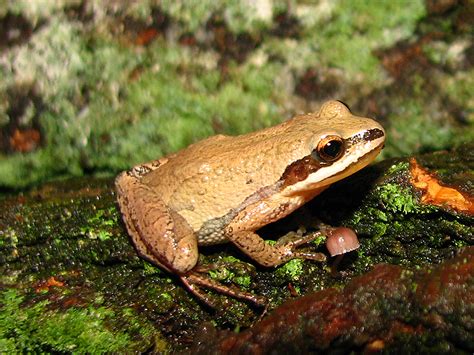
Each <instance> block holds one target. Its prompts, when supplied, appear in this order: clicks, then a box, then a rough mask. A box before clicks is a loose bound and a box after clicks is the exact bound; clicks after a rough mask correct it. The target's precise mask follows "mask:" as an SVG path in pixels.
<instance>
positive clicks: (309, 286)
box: [0, 145, 474, 352]
mask: <svg viewBox="0 0 474 355" xmlns="http://www.w3.org/2000/svg"><path fill="white" fill-rule="evenodd" d="M473 171H474V147H473V146H472V145H471V146H469V145H467V146H463V147H461V148H459V149H458V150H454V151H451V152H445V151H443V152H438V153H433V154H428V155H424V156H419V157H412V158H409V159H398V160H387V161H383V162H381V163H379V164H376V165H373V166H371V167H368V168H366V169H364V170H362V171H361V172H359V173H357V174H355V175H353V176H351V177H349V178H347V179H346V180H344V181H341V182H340V183H337V184H335V185H333V186H332V187H331V188H330V189H328V190H326V191H325V192H324V193H323V194H322V195H320V196H318V197H317V198H316V199H315V200H314V201H313V202H311V203H310V204H308V205H307V206H306V207H305V208H304V209H301V210H300V211H298V212H297V213H294V214H293V215H291V216H289V217H288V218H286V219H284V220H282V221H279V222H277V223H275V224H273V225H271V226H268V227H266V228H265V229H264V230H262V231H261V234H262V235H263V236H264V237H266V238H269V239H272V240H276V239H277V238H278V237H279V236H281V235H284V234H286V233H288V232H291V231H295V230H297V229H298V228H299V227H301V226H304V229H305V230H306V231H307V233H311V232H312V231H313V228H314V225H315V224H317V223H316V221H323V222H324V223H328V224H331V225H345V226H348V227H352V228H353V229H355V230H356V231H357V233H358V235H359V239H360V242H361V247H360V248H359V249H358V250H357V251H355V252H352V253H350V254H349V255H347V256H345V257H344V259H343V260H342V262H341V263H340V264H339V266H338V270H334V267H332V266H334V265H333V260H331V259H330V258H329V259H328V261H327V262H323V263H316V262H312V261H301V260H293V261H290V262H288V263H286V264H284V265H281V266H280V267H277V268H274V269H268V268H263V267H260V266H258V265H256V264H255V263H253V262H252V260H250V259H248V258H246V257H245V256H244V255H242V254H241V253H240V252H239V251H238V249H237V248H235V247H234V246H232V245H231V244H227V245H222V246H215V247H209V248H201V250H200V251H201V252H202V255H201V258H200V262H201V263H202V264H206V263H219V264H221V265H224V266H223V267H221V268H220V269H219V272H214V273H211V275H210V276H211V277H214V278H217V279H219V280H220V281H221V282H223V283H234V284H237V285H238V286H239V287H241V288H243V289H245V290H247V291H248V292H254V293H256V294H260V295H263V296H265V297H267V298H268V299H269V306H268V312H270V313H274V312H279V311H277V310H274V309H275V308H277V307H278V306H280V305H281V304H282V303H284V302H285V301H287V300H288V299H290V298H295V297H298V296H299V295H303V294H311V293H312V292H317V291H319V290H323V291H321V292H322V294H321V295H325V294H327V293H328V292H329V293H334V292H336V293H337V292H339V291H337V290H338V289H341V288H344V287H345V288H344V290H345V291H343V292H346V293H348V294H351V292H352V291H354V286H347V285H351V283H350V282H351V280H353V279H354V277H358V276H359V275H364V274H365V273H366V272H368V271H369V270H371V269H372V268H373V267H374V265H376V264H379V263H388V264H392V265H393V264H396V265H398V266H397V269H396V271H394V273H396V274H397V275H399V274H400V273H402V274H403V273H406V275H410V280H411V281H413V282H414V280H415V279H414V278H416V282H419V283H423V282H428V281H426V280H428V279H426V280H425V278H428V277H430V272H425V273H417V272H416V270H438V269H436V268H437V266H435V265H438V264H441V266H439V268H443V267H444V266H443V265H448V264H443V263H446V262H447V263H449V261H446V260H449V259H450V258H452V257H453V256H454V255H456V254H457V253H458V252H459V250H460V249H461V248H464V247H469V246H472V245H473V244H474V243H473V242H474V223H473V222H474V207H473V206H474V203H473V195H474V194H473V181H474V179H473V177H474V174H473ZM435 190H436V191H437V193H434V192H433V191H435ZM0 206H1V207H0V211H1V212H0V275H1V276H0V283H1V285H2V291H1V309H0V352H15V351H16V352H28V351H29V352H51V351H53V352H71V351H74V352H105V351H108V352H114V351H124V350H127V351H139V352H145V351H157V352H161V351H176V350H183V349H185V348H188V347H190V346H191V345H192V343H193V341H194V339H195V336H196V335H197V334H199V333H200V332H202V327H203V324H207V327H209V326H210V324H212V325H213V326H215V327H216V328H217V329H232V330H234V331H237V330H240V329H244V328H247V327H251V326H252V325H253V324H254V323H255V322H257V320H258V319H259V317H260V316H261V315H262V312H263V310H262V309H259V308H258V307H254V306H252V305H250V304H246V303H243V302H240V301H237V300H235V299H231V298H228V297H226V296H223V295H217V294H213V293H212V292H211V296H212V297H213V298H214V299H216V301H217V302H218V304H219V307H218V308H217V309H210V308H209V307H207V306H205V305H204V304H202V303H201V302H200V301H199V300H197V299H196V298H194V297H193V296H192V295H191V294H189V293H188V292H187V291H186V289H185V288H184V287H183V285H182V284H181V283H180V282H179V280H178V279H177V278H175V277H173V275H170V274H168V273H165V272H163V271H161V270H160V269H158V268H156V267H154V266H153V265H151V264H149V263H147V262H145V261H143V260H141V259H140V258H138V257H137V255H136V252H135V250H134V248H133V246H132V244H131V242H130V239H129V237H128V236H127V233H126V231H125V229H124V226H123V224H122V222H121V218H120V213H119V211H118V208H117V205H116V199H115V195H114V192H113V189H112V181H111V180H110V179H90V178H82V179H77V180H66V181H55V182H51V183H48V184H46V185H43V186H41V187H40V188H37V189H35V190H32V191H30V192H28V193H22V194H19V195H15V196H8V197H4V198H3V199H2V200H1V201H0ZM323 242H324V240H323V239H318V240H317V242H315V243H314V244H313V245H312V246H310V247H311V248H312V249H315V250H317V251H321V252H324V253H326V254H327V252H326V250H325V247H324V243H323ZM467 250H471V251H470V252H469V253H471V254H468V255H467V256H466V257H465V259H466V260H467V261H466V262H467V264H466V265H468V266H469V265H471V264H472V258H471V256H472V249H467ZM456 265H461V266H462V265H463V264H462V261H458V262H457V264H456ZM461 266H459V267H461ZM468 266H466V267H465V268H464V269H463V270H464V271H463V272H464V273H465V274H466V273H467V276H466V275H465V277H464V278H463V279H462V280H463V281H462V285H461V286H460V287H459V288H458V291H459V292H458V294H459V298H458V299H456V300H457V302H454V301H453V302H454V303H453V304H450V307H452V308H449V310H448V311H449V312H452V314H461V313H462V312H461V311H462V310H461V308H462V307H464V308H462V309H463V310H465V311H466V312H465V313H462V315H463V316H464V317H465V318H464V320H465V321H466V322H467V323H462V324H463V325H465V326H468V325H469V324H471V325H472V320H473V318H472V317H473V312H472V309H473V304H472V297H471V299H469V297H467V296H466V295H468V294H472V287H473V284H472V280H473V277H472V276H473V274H472V272H473V271H472V267H468ZM391 270H392V269H391ZM394 270H395V269H394ZM372 273H373V271H372ZM388 274H390V273H388ZM370 275H373V274H370ZM361 277H362V279H361V278H357V279H355V281H352V285H354V282H356V284H357V285H358V288H357V290H358V292H359V294H360V297H361V298H360V300H361V302H362V300H364V299H368V298H370V297H369V295H368V294H367V293H364V290H365V289H364V287H362V286H363V282H364V281H363V280H365V279H364V277H365V276H361ZM368 279H370V280H372V278H370V277H368ZM399 279H400V278H399ZM357 280H359V281H357ZM360 280H362V281H360ZM382 280H383V278H382ZM400 280H401V279H400ZM400 280H399V281H400ZM423 280H425V281H423ZM394 282H395V283H396V284H397V285H401V284H403V285H405V283H404V282H406V280H405V281H403V280H401V281H400V282H401V283H397V282H398V281H394ZM361 285H362V286H361ZM351 287H352V288H351ZM400 287H401V286H400ZM331 290H332V291H331ZM351 290H352V291H351ZM367 290H370V287H369V288H367ZM209 292H210V291H209ZM366 292H368V291H366ZM316 295H318V293H316ZM400 295H401V296H400V298H398V299H397V300H396V302H393V303H391V304H390V312H389V313H387V314H385V313H381V314H378V318H377V319H378V322H379V323H380V324H382V325H383V324H389V323H388V322H392V321H393V317H394V315H396V314H397V312H406V309H408V308H407V307H408V306H409V305H412V301H413V300H412V298H410V297H411V296H410V295H412V293H407V292H405V293H403V292H401V293H400ZM308 297H316V298H318V297H323V296H308ZM364 297H365V298H364ZM318 299H319V298H318ZM451 301H452V300H451ZM296 302H298V301H296ZM283 307H288V306H283ZM448 311H447V312H448ZM449 312H448V313H449ZM449 314H451V313H449ZM449 314H448V316H446V317H445V318H446V319H445V318H443V321H446V322H448V323H449V321H450V318H449ZM270 317H272V316H270ZM340 317H341V318H340V320H341V321H344V320H345V319H346V318H348V317H350V314H341V315H340ZM367 317H370V312H369V313H368V314H367ZM269 319H272V318H269ZM321 319H323V318H321ZM321 319H320V318H318V322H320V321H324V319H323V320H321ZM416 319H418V318H416ZM420 319H421V318H420ZM453 319H454V318H453ZM456 319H457V318H456ZM278 321H279V320H278ZM362 321H363V319H362ZM367 321H369V320H367ZM264 322H267V323H265V324H268V322H269V321H268V320H264ZM384 322H387V323H384ZM452 322H456V320H455V319H454V320H452ZM469 322H470V323H469ZM361 324H363V322H362V323H361ZM450 324H451V323H450ZM260 326H261V325H260ZM323 326H324V324H321V327H323ZM412 326H413V327H414V329H415V328H416V327H417V326H418V323H416V322H415V323H414V324H412ZM423 327H424V330H428V331H429V330H430V329H434V328H435V327H436V324H435V322H431V323H430V322H427V323H426V324H423ZM381 328H383V329H385V330H386V329H387V328H386V327H381ZM381 328H380V329H381ZM250 329H253V328H250ZM374 329H375V328H374ZM377 329H379V328H377ZM416 329H417V328H416ZM446 329H448V330H449V329H453V328H452V327H451V328H449V327H447V328H443V329H436V337H435V338H430V339H431V340H430V341H435V342H436V341H439V342H440V344H444V345H446V346H450V347H451V348H450V349H458V350H463V351H468V352H472V351H473V349H474V345H473V344H474V339H473V336H472V332H471V333H469V332H468V333H467V334H465V333H462V334H464V335H462V336H463V337H464V338H463V339H460V338H459V339H458V340H459V341H455V340H453V334H454V338H455V339H456V334H461V333H460V332H457V333H456V332H454V333H453V332H451V333H450V331H448V330H446ZM456 329H457V328H456ZM374 332H375V333H373V334H371V335H370V337H365V338H357V337H355V338H351V337H347V338H345V339H346V340H345V341H344V342H343V345H344V346H343V349H344V350H347V351H349V350H356V349H360V348H361V347H363V346H369V344H372V346H375V345H377V344H379V343H375V345H374V344H373V341H374V340H376V339H377V336H378V335H380V337H382V338H383V339H384V340H386V339H387V338H386V337H385V335H384V334H385V333H384V334H382V333H381V334H377V332H376V331H374ZM404 334H405V333H403V329H401V328H400V329H398V328H397V329H395V328H394V333H393V334H392V335H393V336H392V337H391V338H390V341H392V343H391V344H392V345H391V346H393V347H394V348H403V347H404V346H405V345H407V346H408V344H411V346H412V347H415V348H416V341H415V340H416V339H417V336H418V333H416V332H410V334H405V335H404ZM420 334H421V333H420ZM423 334H424V335H423V336H426V334H427V333H426V331H425V332H423ZM341 336H344V335H341ZM419 336H422V335H419ZM459 336H461V335H459ZM221 337H222V336H221V335H219V337H216V339H219V340H221ZM382 338H381V339H382ZM361 339H362V340H361ZM384 344H385V343H384ZM423 344H426V343H423ZM325 346H326V345H325ZM327 346H329V345H327ZM329 348H330V347H329ZM325 349H328V347H326V348H325ZM367 349H369V348H367Z"/></svg>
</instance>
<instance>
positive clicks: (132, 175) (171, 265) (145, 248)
mask: <svg viewBox="0 0 474 355" xmlns="http://www.w3.org/2000/svg"><path fill="white" fill-rule="evenodd" d="M152 164H153V163H152ZM144 171H150V170H149V166H144V167H140V166H138V167H135V168H133V169H132V170H130V171H128V172H123V173H122V174H120V175H119V176H118V177H117V179H116V181H115V185H116V188H117V190H118V192H119V193H118V202H119V205H120V210H121V212H122V214H123V216H124V222H125V225H126V227H127V230H128V232H129V234H130V236H131V238H132V241H133V243H134V244H135V247H136V248H137V251H138V253H139V254H140V255H141V256H142V257H144V258H146V259H148V260H150V261H152V262H153V263H155V264H158V265H159V266H162V267H163V268H165V269H166V270H168V271H170V272H174V273H178V274H184V273H186V272H188V271H190V270H191V269H192V268H193V267H194V266H195V265H196V263H197V260H198V256H199V252H198V246H197V238H196V236H195V235H194V231H193V230H192V228H191V226H189V224H188V223H187V222H186V221H185V219H184V218H183V217H182V216H181V215H180V214H179V213H177V212H174V211H172V210H170V209H169V208H168V207H167V205H166V204H165V203H164V202H163V200H162V199H161V198H160V196H159V195H158V194H157V193H156V192H154V191H153V190H152V189H150V188H149V187H148V186H147V185H145V184H143V183H142V182H141V179H140V176H141V174H142V173H143V172H144Z"/></svg>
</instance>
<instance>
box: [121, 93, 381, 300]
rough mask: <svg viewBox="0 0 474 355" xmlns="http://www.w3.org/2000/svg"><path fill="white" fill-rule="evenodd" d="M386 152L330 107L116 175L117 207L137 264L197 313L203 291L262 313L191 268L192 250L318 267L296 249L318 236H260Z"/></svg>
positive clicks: (377, 129)
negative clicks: (180, 288) (164, 276)
mask: <svg viewBox="0 0 474 355" xmlns="http://www.w3.org/2000/svg"><path fill="white" fill-rule="evenodd" d="M384 142H385V131H384V129H383V127H382V126H381V124H379V123H378V122H377V121H375V120H374V119H371V118H366V117H360V116H356V115H353V114H352V113H351V111H350V110H349V108H348V107H347V106H346V105H345V104H344V103H342V102H340V101H336V100H333V101H329V102H326V103H324V104H323V105H322V106H321V108H320V109H319V111H316V112H313V113H307V114H301V115H296V116H295V117H294V118H291V119H289V120H286V121H284V122H282V123H280V124H278V125H275V126H272V127H268V128H264V129H262V130H259V131H255V132H251V133H247V134H242V135H237V136H228V135H222V134H219V135H215V136H212V137H210V138H207V139H204V140H202V141H198V142H196V143H193V144H191V145H190V146H188V147H187V148H184V149H182V150H181V151H178V152H176V153H174V154H171V155H168V156H166V157H163V158H159V159H157V160H153V161H151V162H147V163H144V164H139V165H136V166H134V167H133V168H131V169H130V170H127V171H124V172H121V173H120V174H119V175H118V176H117V178H116V179H115V186H116V192H117V200H118V205H119V207H120V211H121V213H122V217H123V221H124V224H125V226H126V229H127V231H128V234H129V235H130V237H131V239H132V242H133V244H134V245H135V248H136V250H137V252H138V254H139V255H140V256H141V257H142V258H144V259H145V260H147V261H149V262H151V263H153V264H155V265H157V266H159V267H161V268H162V269H164V270H166V271H168V272H170V273H172V274H175V275H177V276H178V277H179V278H180V279H181V281H182V282H183V284H184V285H185V286H186V287H187V288H188V289H189V291H191V292H192V293H193V294H195V295H196V296H197V297H198V298H200V299H202V300H203V301H204V302H205V303H211V302H210V300H209V296H208V293H206V292H204V291H203V288H210V289H213V290H216V291H218V292H222V293H225V294H228V295H230V296H233V297H236V298H241V299H244V300H248V301H250V302H253V303H255V304H263V303H265V299H264V298H263V297H262V296H259V295H256V294H253V293H250V292H246V291H243V290H240V289H238V288H237V287H236V286H228V285H224V284H221V283H219V282H217V281H215V280H213V279H212V278H210V277H209V276H208V274H207V273H206V269H205V268H204V269H203V268H202V265H198V258H199V248H201V247H205V246H208V245H214V244H221V243H227V242H230V243H232V244H234V245H235V246H236V247H237V248H238V249H240V250H241V251H242V252H243V253H244V254H246V255H247V256H248V257H249V258H250V259H251V260H253V261H255V262H256V263H257V264H260V265H262V266H263V267H275V266H278V265H280V264H282V263H285V262H287V261H289V260H291V259H294V258H301V259H310V260H317V261H321V260H324V259H325V257H324V255H321V253H316V252H311V251H307V248H306V249H305V248H302V247H301V246H302V245H305V244H308V243H310V242H311V241H312V240H314V239H315V238H316V237H317V234H314V233H313V234H308V236H302V237H300V238H290V239H288V238H287V239H285V240H278V241H277V242H276V243H274V244H271V243H268V242H267V241H265V240H264V239H263V238H262V237H261V236H260V235H259V234H258V230H259V229H261V228H262V227H264V226H266V225H268V224H270V223H272V222H275V221H277V220H280V219H282V218H283V217H285V216H287V215H289V214H290V213H292V212H293V211H295V210H296V209H298V208H299V207H301V206H302V205H304V204H305V203H306V202H308V201H310V200H312V199H313V198H314V197H316V196H317V195H319V194H320V193H321V192H322V191H324V190H325V189H327V188H328V187H329V186H330V185H331V184H333V183H335V182H336V181H339V180H341V179H344V178H346V177H347V176H350V175H352V174H354V173H355V172H357V171H359V170H360V169H362V168H364V167H365V166H366V165H368V164H369V163H370V162H372V161H373V160H374V159H375V157H376V156H377V155H378V154H379V153H380V151H381V149H382V148H383V146H384Z"/></svg>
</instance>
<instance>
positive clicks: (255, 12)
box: [160, 0, 272, 33]
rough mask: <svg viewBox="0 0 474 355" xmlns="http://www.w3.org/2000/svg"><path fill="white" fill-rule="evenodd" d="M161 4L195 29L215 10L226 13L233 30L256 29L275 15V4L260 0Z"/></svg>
mask: <svg viewBox="0 0 474 355" xmlns="http://www.w3.org/2000/svg"><path fill="white" fill-rule="evenodd" d="M160 5H161V7H162V8H163V10H164V11H165V12H166V13H168V14H170V15H171V16H172V17H173V18H175V19H176V20H178V21H180V22H181V24H182V25H183V30H184V31H185V32H195V31H196V30H197V29H198V28H199V27H203V26H204V25H205V24H206V22H207V21H208V20H209V19H210V17H211V15H213V14H215V13H218V14H221V15H223V17H224V18H225V20H226V23H227V25H228V26H229V29H230V30H231V31H232V32H234V33H240V32H244V31H245V32H253V31H255V30H258V29H261V28H264V27H265V26H266V25H268V24H269V23H270V20H271V18H272V6H271V3H269V2H261V4H260V3H259V2H246V1H242V0H230V1H229V0H219V1H212V0H205V1H199V0H191V1H181V0H180V1H173V0H164V1H161V2H160ZM267 5H268V6H267Z"/></svg>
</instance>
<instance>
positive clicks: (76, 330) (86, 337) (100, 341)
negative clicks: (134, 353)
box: [0, 289, 133, 353]
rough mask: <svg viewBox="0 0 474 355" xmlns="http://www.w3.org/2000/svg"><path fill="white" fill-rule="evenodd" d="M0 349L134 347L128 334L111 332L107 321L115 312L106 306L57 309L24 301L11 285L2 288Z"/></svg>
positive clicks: (110, 349) (109, 349)
mask: <svg viewBox="0 0 474 355" xmlns="http://www.w3.org/2000/svg"><path fill="white" fill-rule="evenodd" d="M1 303H2V305H3V306H2V308H1V310H0V351H1V352H43V351H46V352H50V351H53V352H58V351H59V352H79V353H84V352H89V353H98V352H114V351H121V350H123V349H125V348H128V349H131V348H133V342H132V341H131V339H130V338H129V336H128V335H127V334H125V333H122V332H120V331H118V332H113V331H111V330H110V329H108V327H107V322H108V321H109V320H110V319H112V318H113V317H114V316H115V313H114V312H113V311H112V310H110V309H107V308H105V307H99V308H93V307H88V308H83V309H82V308H81V309H79V308H70V309H68V310H67V311H66V312H61V313H56V312H55V311H54V310H50V309H48V302H47V301H42V302H39V303H36V304H34V305H30V306H25V305H23V304H22V303H23V297H22V296H21V295H20V294H19V293H18V291H16V290H14V289H8V290H6V291H4V292H2V301H1Z"/></svg>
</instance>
